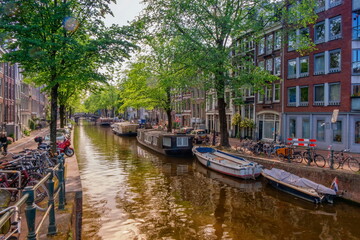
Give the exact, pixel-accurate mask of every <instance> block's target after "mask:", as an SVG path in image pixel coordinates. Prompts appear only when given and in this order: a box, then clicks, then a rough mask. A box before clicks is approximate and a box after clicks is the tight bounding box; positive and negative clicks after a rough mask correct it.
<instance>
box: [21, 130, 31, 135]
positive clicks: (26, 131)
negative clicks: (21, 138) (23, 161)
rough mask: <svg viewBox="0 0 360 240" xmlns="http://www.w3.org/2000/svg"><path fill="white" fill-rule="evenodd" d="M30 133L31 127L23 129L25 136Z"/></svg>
mask: <svg viewBox="0 0 360 240" xmlns="http://www.w3.org/2000/svg"><path fill="white" fill-rule="evenodd" d="M30 133H31V131H30V130H29V129H27V128H25V129H24V130H23V134H24V135H25V136H30Z"/></svg>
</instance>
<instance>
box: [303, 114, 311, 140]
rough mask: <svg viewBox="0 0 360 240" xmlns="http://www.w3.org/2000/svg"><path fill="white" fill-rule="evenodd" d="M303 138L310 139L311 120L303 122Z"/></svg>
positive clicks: (304, 119)
mask: <svg viewBox="0 0 360 240" xmlns="http://www.w3.org/2000/svg"><path fill="white" fill-rule="evenodd" d="M302 138H310V120H309V119H308V118H303V120H302Z"/></svg>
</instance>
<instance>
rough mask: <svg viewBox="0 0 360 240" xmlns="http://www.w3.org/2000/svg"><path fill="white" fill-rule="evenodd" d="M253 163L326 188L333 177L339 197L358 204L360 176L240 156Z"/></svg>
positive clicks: (342, 171)
mask: <svg viewBox="0 0 360 240" xmlns="http://www.w3.org/2000/svg"><path fill="white" fill-rule="evenodd" d="M242 157H245V158H247V159H249V160H252V161H254V162H257V163H260V164H262V165H263V166H264V167H265V168H268V169H271V168H273V167H275V168H279V169H283V170H285V171H287V172H290V173H292V174H295V175H298V176H300V177H304V178H307V179H309V180H311V181H314V182H316V183H320V184H322V185H324V186H326V187H330V185H331V183H332V181H333V179H334V178H335V177H337V178H338V180H339V192H338V193H340V195H342V197H343V198H344V199H346V200H350V201H353V202H356V203H360V174H359V173H353V172H350V171H345V170H331V169H330V168H319V167H316V166H306V165H305V164H304V163H302V164H299V163H287V162H280V161H276V160H269V159H265V158H254V157H249V156H242Z"/></svg>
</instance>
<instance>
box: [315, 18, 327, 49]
mask: <svg viewBox="0 0 360 240" xmlns="http://www.w3.org/2000/svg"><path fill="white" fill-rule="evenodd" d="M314 41H315V43H316V44H318V43H322V42H324V41H325V22H324V21H323V22H319V23H317V24H315V27H314Z"/></svg>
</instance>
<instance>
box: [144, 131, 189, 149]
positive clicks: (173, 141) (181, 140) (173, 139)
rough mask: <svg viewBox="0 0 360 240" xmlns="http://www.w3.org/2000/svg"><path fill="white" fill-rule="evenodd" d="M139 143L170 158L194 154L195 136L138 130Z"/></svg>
mask: <svg viewBox="0 0 360 240" xmlns="http://www.w3.org/2000/svg"><path fill="white" fill-rule="evenodd" d="M137 140H138V142H139V143H140V144H141V145H143V146H145V147H148V148H150V149H152V150H154V151H156V152H159V153H162V154H165V155H169V156H184V155H191V154H192V151H191V149H192V140H193V136H190V135H186V134H175V133H169V132H165V131H160V130H156V129H143V128H141V129H138V134H137Z"/></svg>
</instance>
